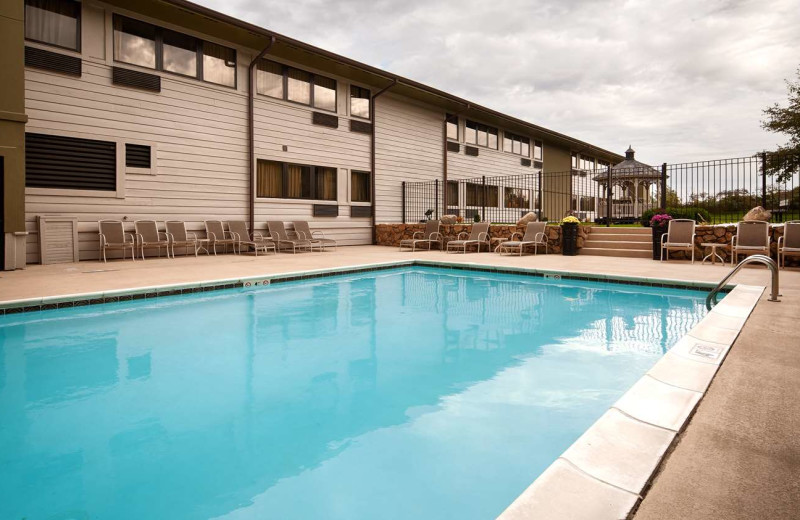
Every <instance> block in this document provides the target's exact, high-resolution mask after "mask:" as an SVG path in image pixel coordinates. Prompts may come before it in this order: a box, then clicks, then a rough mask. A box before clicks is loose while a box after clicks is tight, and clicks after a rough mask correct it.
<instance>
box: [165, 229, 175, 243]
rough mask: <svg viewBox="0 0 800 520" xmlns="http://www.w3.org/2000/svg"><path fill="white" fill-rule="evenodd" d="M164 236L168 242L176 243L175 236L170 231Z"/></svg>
mask: <svg viewBox="0 0 800 520" xmlns="http://www.w3.org/2000/svg"><path fill="white" fill-rule="evenodd" d="M164 234H165V235H166V236H167V242H175V235H173V234H172V233H170V232H168V231H165V232H164Z"/></svg>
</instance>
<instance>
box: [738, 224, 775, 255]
mask: <svg viewBox="0 0 800 520" xmlns="http://www.w3.org/2000/svg"><path fill="white" fill-rule="evenodd" d="M769 242H770V239H769V222H763V221H760V220H743V221H742V222H739V223H737V224H736V234H735V235H733V238H732V239H731V266H733V264H735V263H736V262H738V261H739V255H751V254H754V253H761V254H764V255H767V256H769Z"/></svg>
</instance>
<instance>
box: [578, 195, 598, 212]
mask: <svg viewBox="0 0 800 520" xmlns="http://www.w3.org/2000/svg"><path fill="white" fill-rule="evenodd" d="M594 201H595V198H594V197H589V196H585V195H583V196H581V200H580V202H581V207H580V211H594V210H595V209H594V208H595V202H594Z"/></svg>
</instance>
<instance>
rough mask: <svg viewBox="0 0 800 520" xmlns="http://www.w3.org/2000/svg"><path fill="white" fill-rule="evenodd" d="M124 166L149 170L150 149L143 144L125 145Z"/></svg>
mask: <svg viewBox="0 0 800 520" xmlns="http://www.w3.org/2000/svg"><path fill="white" fill-rule="evenodd" d="M125 166H128V167H130V168H150V147H149V146H147V145H144V144H126V145H125Z"/></svg>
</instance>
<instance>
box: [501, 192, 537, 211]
mask: <svg viewBox="0 0 800 520" xmlns="http://www.w3.org/2000/svg"><path fill="white" fill-rule="evenodd" d="M530 193H531V192H530V190H526V189H522V188H506V189H505V207H507V208H523V209H527V208H530V207H531V195H530Z"/></svg>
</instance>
